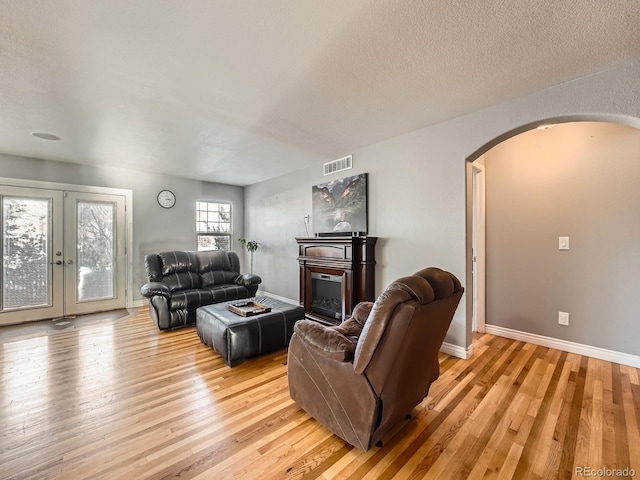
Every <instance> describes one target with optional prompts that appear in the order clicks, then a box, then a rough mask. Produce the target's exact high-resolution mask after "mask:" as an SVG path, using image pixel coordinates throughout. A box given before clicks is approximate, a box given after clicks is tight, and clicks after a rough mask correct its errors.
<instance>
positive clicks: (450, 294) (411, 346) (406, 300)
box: [354, 267, 463, 391]
mask: <svg viewBox="0 0 640 480" xmlns="http://www.w3.org/2000/svg"><path fill="white" fill-rule="evenodd" d="M462 292H463V289H462V285H460V282H459V281H458V279H457V278H456V277H455V276H453V275H452V274H450V273H448V272H445V271H443V270H440V269H439V268H433V267H432V268H428V269H424V270H421V271H419V272H417V273H416V274H414V275H412V276H410V277H404V278H400V279H398V280H396V281H395V282H393V283H391V284H390V285H389V287H388V288H387V289H386V290H385V292H384V293H383V294H382V295H380V297H378V299H377V300H376V302H375V304H374V306H373V308H372V309H371V313H370V314H369V317H368V318H367V321H366V322H365V325H364V328H363V330H362V334H361V335H360V338H359V341H358V345H357V347H356V352H355V355H354V369H355V370H356V372H357V373H366V375H367V377H369V378H370V381H372V383H373V385H372V386H373V387H374V389H375V390H376V391H379V390H381V389H382V388H383V387H384V385H385V384H386V383H387V382H388V381H389V380H390V379H391V378H390V377H393V376H396V377H397V376H398V375H401V372H400V370H402V369H403V368H404V369H405V370H406V369H408V370H412V369H413V368H412V365H410V364H411V363H412V362H417V363H420V364H422V363H425V364H426V363H427V362H428V364H429V366H430V367H431V365H432V364H437V353H438V350H439V349H440V347H441V345H442V342H443V341H444V337H445V335H446V333H447V330H448V328H449V325H450V323H451V320H452V318H453V314H454V313H455V310H456V308H457V306H458V303H459V301H460V297H461V296H462ZM414 324H415V325H414ZM385 348H386V349H387V350H388V351H385ZM405 359H406V360H405ZM427 359H428V360H427ZM403 361H404V362H405V363H407V364H408V365H405V366H401V363H402V362H403ZM437 373H438V372H436V373H435V377H437ZM432 380H433V379H432Z"/></svg>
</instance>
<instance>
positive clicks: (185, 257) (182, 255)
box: [145, 250, 200, 291]
mask: <svg viewBox="0 0 640 480" xmlns="http://www.w3.org/2000/svg"><path fill="white" fill-rule="evenodd" d="M145 267H146V269H147V276H148V277H149V281H151V282H162V283H164V284H165V285H166V286H167V287H169V290H171V291H174V290H185V289H191V288H200V275H199V274H198V265H197V261H196V254H195V252H192V251H186V250H174V251H171V252H162V253H159V254H157V255H147V256H146V257H145Z"/></svg>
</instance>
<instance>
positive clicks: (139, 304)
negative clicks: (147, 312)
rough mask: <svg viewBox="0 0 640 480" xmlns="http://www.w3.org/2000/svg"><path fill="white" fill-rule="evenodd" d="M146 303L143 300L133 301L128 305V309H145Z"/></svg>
mask: <svg viewBox="0 0 640 480" xmlns="http://www.w3.org/2000/svg"><path fill="white" fill-rule="evenodd" d="M147 303H148V301H147V300H145V299H142V300H134V301H133V302H131V305H129V308H138V307H146V306H147Z"/></svg>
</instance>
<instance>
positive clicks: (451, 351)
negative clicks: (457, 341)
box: [440, 342, 473, 360]
mask: <svg viewBox="0 0 640 480" xmlns="http://www.w3.org/2000/svg"><path fill="white" fill-rule="evenodd" d="M440 351H441V352H442V353H446V354H447V355H451V356H452V357H456V358H462V359H463V360H468V359H470V358H471V357H472V356H473V345H469V346H468V347H467V348H464V347H460V346H458V345H454V344H453V343H447V342H444V343H443V344H442V347H440Z"/></svg>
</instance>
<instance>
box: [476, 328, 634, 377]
mask: <svg viewBox="0 0 640 480" xmlns="http://www.w3.org/2000/svg"><path fill="white" fill-rule="evenodd" d="M485 331H486V333H490V334H491V335H497V336H499V337H505V338H510V339H512V340H520V341H522V342H528V343H533V344H534V345H540V346H542V347H548V348H555V349H556V350H562V351H564V352H569V353H576V354H578V355H584V356H586V357H593V358H597V359H600V360H606V361H607V362H612V363H619V364H621V365H628V366H630V367H635V368H640V357H639V356H637V355H631V354H629V353H622V352H615V351H613V350H607V349H605V348H600V347H592V346H590V345H583V344H581V343H574V342H569V341H567V340H560V339H557V338H551V337H545V336H542V335H536V334H535V333H527V332H520V331H518V330H512V329H510V328H505V327H499V326H497V325H488V324H487V325H485Z"/></svg>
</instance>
